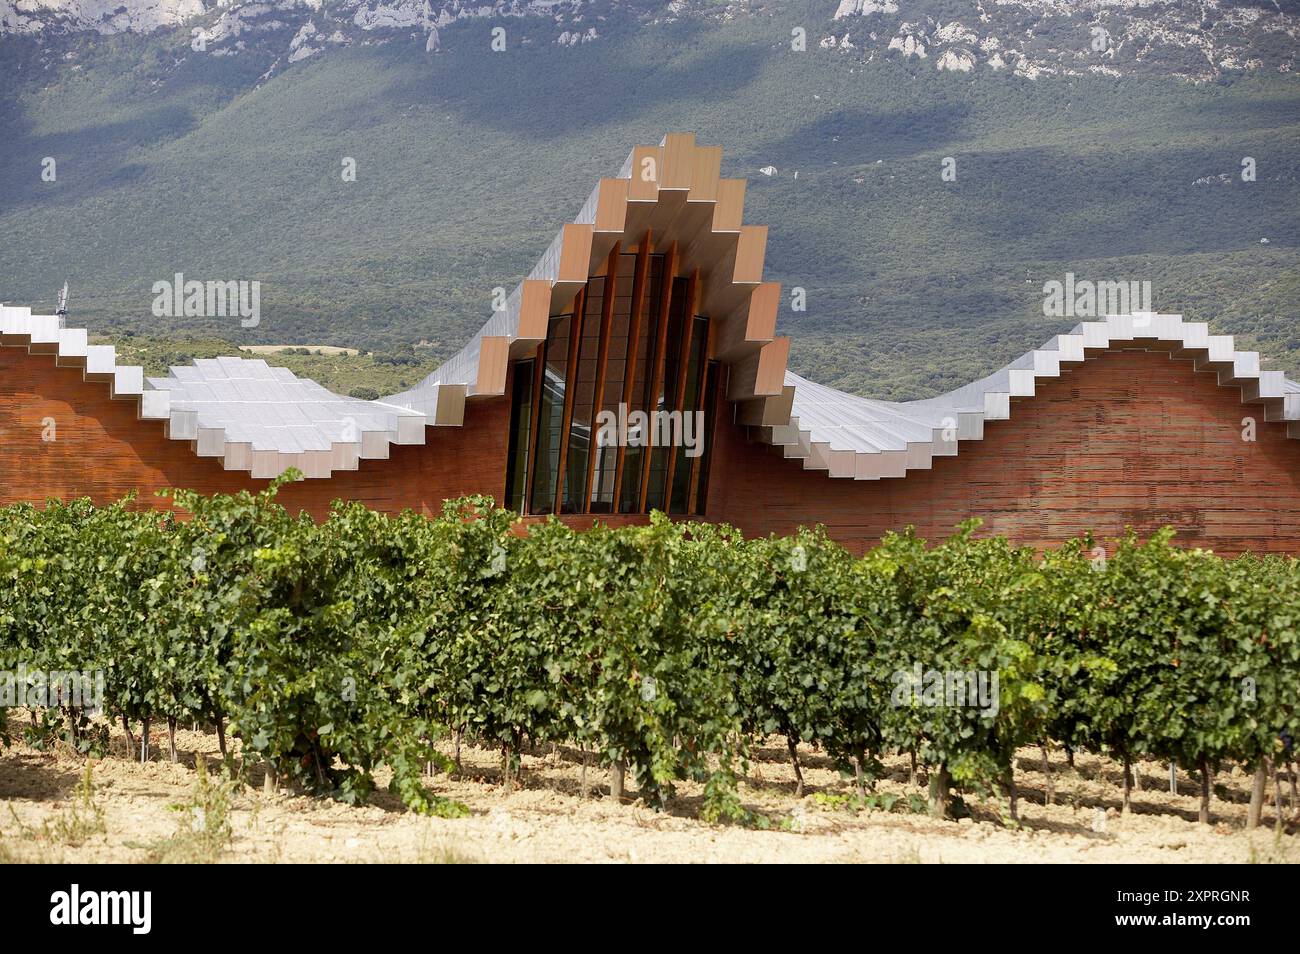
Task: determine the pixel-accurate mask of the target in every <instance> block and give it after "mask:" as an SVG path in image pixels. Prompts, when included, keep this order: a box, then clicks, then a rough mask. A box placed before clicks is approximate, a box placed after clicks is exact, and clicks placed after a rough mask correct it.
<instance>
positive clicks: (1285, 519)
mask: <svg viewBox="0 0 1300 954" xmlns="http://www.w3.org/2000/svg"><path fill="white" fill-rule="evenodd" d="M506 393H507V394H509V393H510V391H509V388H507V392H506ZM720 400H721V399H720ZM1263 412H1264V409H1263V406H1262V405H1243V404H1242V403H1241V401H1240V392H1239V391H1238V389H1236V388H1221V387H1219V386H1218V385H1217V382H1216V380H1215V378H1214V375H1213V374H1210V373H1197V372H1194V371H1193V370H1192V367H1191V363H1190V362H1188V361H1182V360H1171V359H1169V358H1168V357H1167V356H1166V355H1164V354H1160V353H1145V352H1123V351H1121V352H1107V353H1105V354H1103V355H1101V356H1099V357H1098V358H1096V359H1095V360H1091V361H1089V362H1087V363H1085V364H1083V365H1081V366H1077V367H1075V368H1073V369H1071V370H1068V371H1065V372H1064V373H1063V374H1062V376H1061V378H1060V379H1057V380H1050V381H1046V382H1042V381H1040V382H1039V385H1038V394H1037V396H1036V397H1033V398H1025V399H1018V400H1017V401H1016V402H1015V403H1014V405H1013V408H1012V418H1011V420H1010V421H998V422H991V423H989V424H987V425H986V426H985V438H984V440H982V441H970V442H963V443H962V445H961V452H960V454H959V455H958V456H956V457H950V458H936V459H935V461H934V463H933V467H932V469H931V470H928V471H912V472H911V473H909V475H908V476H907V477H906V478H888V479H884V480H878V481H853V480H844V479H832V478H830V477H828V476H827V475H826V474H825V473H824V472H822V471H805V470H803V469H802V462H801V461H797V460H785V459H783V458H782V457H781V452H780V451H779V450H778V449H774V448H771V447H769V446H767V445H764V444H761V443H757V442H753V441H751V440H750V439H749V435H748V433H747V432H746V430H745V429H744V428H740V427H736V426H733V425H731V424H729V423H725V424H721V426H719V428H718V432H717V434H716V435H715V443H714V446H713V452H712V453H713V459H712V463H711V465H710V476H709V512H708V518H709V519H710V520H719V521H727V522H729V523H732V524H734V525H735V526H737V527H739V528H740V529H741V530H743V531H744V532H745V533H747V534H751V535H757V534H766V533H772V532H776V533H786V532H789V531H791V530H793V529H795V528H796V527H797V526H799V525H800V524H814V523H822V524H825V525H826V526H827V528H828V529H829V530H830V532H831V534H832V536H834V537H835V538H836V539H838V540H841V541H842V542H844V543H845V544H847V545H848V546H850V547H851V548H852V549H854V550H855V551H861V550H863V549H865V548H867V547H869V546H870V545H872V544H873V543H875V542H876V541H877V540H878V539H879V538H880V537H881V535H882V534H884V533H885V532H886V531H888V530H891V529H900V528H902V527H904V526H906V525H908V524H913V525H915V526H916V527H917V529H918V531H919V532H920V533H921V534H922V535H923V536H926V537H927V538H930V539H939V538H941V537H943V536H945V535H947V534H948V533H949V532H951V529H952V527H953V526H954V525H955V524H956V523H958V522H959V521H961V520H962V519H964V518H966V517H969V516H980V517H983V518H984V520H985V524H984V528H983V531H982V532H984V533H997V534H1003V535H1006V536H1008V537H1009V538H1011V539H1012V540H1015V541H1016V542H1019V543H1025V544H1030V545H1034V546H1038V547H1046V546H1052V545H1055V544H1056V543H1058V542H1060V541H1061V540H1063V539H1065V538H1068V537H1071V536H1077V535H1080V534H1083V533H1085V532H1088V531H1092V532H1094V533H1095V534H1096V535H1097V536H1098V537H1100V538H1102V539H1109V538H1113V537H1115V536H1118V535H1120V534H1122V533H1123V531H1124V528H1125V527H1126V526H1127V525H1132V526H1134V527H1135V528H1136V529H1138V530H1139V531H1140V532H1141V533H1143V534H1144V535H1145V534H1149V533H1150V532H1151V531H1153V530H1155V529H1157V528H1158V527H1160V526H1162V525H1164V524H1166V523H1167V524H1172V525H1173V526H1175V527H1176V528H1177V529H1178V530H1179V536H1178V541H1179V542H1180V543H1182V544H1184V545H1196V546H1207V547H1212V548H1213V549H1214V550H1215V551H1217V552H1219V553H1223V554H1235V553H1238V552H1241V551H1243V550H1254V551H1256V552H1286V553H1300V441H1296V440H1292V439H1289V438H1287V437H1286V429H1285V425H1283V424H1279V423H1268V422H1265V421H1264V413H1263ZM509 416H510V409H509V401H508V399H507V398H494V399H487V400H482V401H470V402H469V403H468V404H467V405H466V410H465V424H464V426H463V427H459V428H453V427H431V428H428V429H427V431H426V436H427V443H425V444H423V445H412V446H394V447H393V448H392V454H391V456H390V458H389V459H387V460H368V461H362V462H361V464H360V467H359V469H358V470H356V471H341V472H337V473H335V475H334V476H333V477H332V478H330V479H328V480H305V481H301V482H298V483H295V484H291V485H287V486H285V487H284V488H283V489H282V490H281V492H280V500H281V502H282V503H284V505H285V506H287V507H288V508H289V509H290V510H293V511H297V510H299V509H306V510H307V511H309V512H310V513H311V514H313V515H314V516H315V517H317V518H321V517H323V516H324V515H325V514H326V513H328V511H329V506H330V502H331V501H332V500H334V499H349V500H360V501H362V502H364V503H365V504H367V505H368V506H370V507H373V508H375V509H378V510H385V511H389V512H397V511H400V510H403V509H406V508H411V509H415V510H417V511H420V512H423V513H429V514H434V513H437V512H439V510H440V509H441V506H442V501H443V500H444V499H446V498H449V497H457V496H461V495H464V494H470V493H485V494H490V495H492V496H494V497H496V498H497V499H498V500H499V499H501V497H502V495H503V492H504V485H505V468H506V453H507V442H508V439H509V434H508V431H509ZM1245 417H1253V418H1254V419H1255V420H1256V422H1257V426H1256V430H1257V438H1258V439H1257V441H1256V442H1254V443H1250V442H1246V441H1243V440H1242V419H1243V418H1245ZM46 418H50V419H52V420H53V421H54V426H55V428H56V435H55V436H56V439H55V440H53V441H43V440H42V439H41V437H42V429H43V427H44V423H43V422H44V420H45V419H46ZM717 419H718V420H719V422H729V421H730V420H731V414H730V409H729V407H727V406H726V404H725V402H723V406H722V407H721V408H720V409H719V414H718V418H717ZM266 483H267V482H266V481H264V480H254V479H252V478H251V477H249V476H248V475H247V474H245V473H241V472H235V471H227V470H224V469H223V468H222V466H221V463H220V461H218V460H215V459H212V458H200V457H197V456H196V455H195V454H194V452H193V451H192V450H191V449H190V445H189V444H188V443H186V442H183V441H172V440H168V439H167V438H165V437H164V436H163V425H162V422H159V421H141V420H138V419H137V418H136V403H135V401H134V400H120V401H115V400H111V399H110V398H109V396H108V385H107V384H105V383H100V382H92V381H83V380H82V372H81V370H80V369H78V368H58V367H55V365H54V361H53V358H52V357H51V356H49V355H29V354H28V353H27V352H26V351H25V350H23V349H20V348H11V347H6V348H0V504H3V503H12V502H15V501H19V500H31V501H36V502H40V501H43V500H45V499H46V498H48V497H57V498H63V499H71V498H75V497H83V496H88V497H91V498H92V499H94V500H95V501H96V502H98V503H107V502H109V501H113V500H117V499H118V498H120V497H122V496H124V495H125V494H127V493H129V492H131V491H135V492H137V493H138V494H139V503H140V505H143V506H157V507H164V506H167V505H168V503H167V501H166V500H164V499H161V498H157V497H155V496H154V494H153V492H154V491H155V490H157V489H159V488H161V487H189V488H192V489H194V490H197V491H200V492H202V493H215V492H230V491H236V490H241V489H248V490H258V489H261V488H262V487H265V486H266ZM593 519H601V520H602V522H606V523H611V522H613V523H635V522H642V521H643V520H644V518H639V517H631V518H628V517H622V518H619V517H616V518H609V517H605V518H592V517H575V518H570V519H569V522H570V523H572V524H573V525H575V526H587V525H590V523H591V522H592V520H593Z"/></svg>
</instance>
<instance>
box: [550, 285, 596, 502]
mask: <svg viewBox="0 0 1300 954" xmlns="http://www.w3.org/2000/svg"><path fill="white" fill-rule="evenodd" d="M586 305H587V289H586V287H585V286H584V287H583V288H580V289H578V294H577V297H576V299H575V301H574V305H573V319H572V320H571V321H570V323H569V361H568V366H567V369H566V371H565V373H566V375H567V380H566V381H565V388H564V411H563V414H562V415H561V417H560V459H559V466H558V467H557V468H556V473H555V509H554V510H552V511H551V512H552V513H557V514H558V513H559V512H560V508H561V506H562V504H563V500H564V470H565V465H566V464H567V463H568V455H569V428H570V427H571V426H572V424H573V400H574V391H575V388H574V379H575V378H576V377H577V373H578V369H577V365H578V348H579V345H581V343H582V325H583V312H584V311H585V309H586Z"/></svg>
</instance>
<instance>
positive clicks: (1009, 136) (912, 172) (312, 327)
mask: <svg viewBox="0 0 1300 954" xmlns="http://www.w3.org/2000/svg"><path fill="white" fill-rule="evenodd" d="M518 29H519V30H520V31H522V32H523V34H524V36H523V39H524V40H525V41H526V40H527V39H528V30H529V29H530V27H529V26H528V21H523V23H521V25H520V26H519V27H518ZM469 31H470V28H469V27H464V28H462V27H459V26H452V27H450V28H448V29H447V30H446V31H444V51H443V52H441V53H438V54H425V53H424V52H423V47H422V40H421V41H419V42H417V41H416V40H414V39H409V40H405V41H404V40H395V41H394V42H391V43H388V44H387V45H383V46H371V47H354V48H350V49H347V50H338V51H333V52H331V53H330V55H328V56H323V57H316V58H313V59H310V60H307V61H304V62H302V63H299V64H295V65H293V66H292V67H290V68H288V69H281V70H279V71H277V72H275V73H274V74H273V75H272V76H271V77H270V78H269V79H267V80H265V81H259V79H258V77H259V76H260V75H261V73H262V72H263V71H264V70H265V69H266V67H267V63H266V62H264V61H261V60H259V58H258V55H257V54H256V53H250V54H249V55H248V56H244V57H221V58H216V57H210V56H209V57H203V56H197V55H195V56H188V57H179V59H180V60H181V62H179V63H177V62H176V61H177V59H178V57H177V56H175V55H173V51H174V50H175V48H176V46H177V44H178V43H179V42H180V38H179V37H178V36H177V35H175V34H166V33H164V34H160V35H158V36H156V37H154V38H152V39H150V40H148V41H141V40H139V39H131V38H124V37H116V38H93V39H85V38H83V39H82V40H80V41H79V43H78V45H77V47H76V49H75V50H74V51H71V52H72V53H73V55H72V57H71V58H70V59H67V60H57V61H56V65H50V66H48V67H46V66H45V65H43V64H44V62H45V61H43V60H41V59H40V58H39V57H38V56H37V54H36V53H35V52H34V51H33V49H32V48H31V47H30V45H29V44H27V42H26V41H20V40H16V39H12V38H7V39H4V40H0V59H2V60H3V61H4V63H5V64H6V86H5V89H4V91H3V92H0V151H2V154H3V158H4V162H3V163H2V164H0V230H2V231H3V234H4V235H5V237H6V240H5V241H4V242H3V243H0V297H2V298H3V299H4V300H7V301H9V302H13V303H23V302H26V303H38V302H41V301H44V302H46V303H48V302H49V300H50V299H51V298H52V296H53V293H54V291H55V290H56V289H57V288H58V287H59V285H61V284H62V282H63V281H64V280H68V281H69V282H70V283H71V285H72V313H73V318H74V320H75V321H76V322H77V323H86V324H89V325H90V326H91V327H92V329H93V330H95V331H97V332H100V333H104V334H109V335H114V336H120V335H122V334H124V333H125V332H127V331H130V332H132V333H134V335H136V336H137V339H141V338H145V339H158V340H159V342H160V343H159V344H158V346H157V347H156V348H155V349H154V352H150V353H149V354H147V355H146V360H148V361H151V362H154V363H156V362H157V360H159V359H160V355H161V354H162V353H164V352H167V351H169V350H170V351H175V350H177V349H176V348H173V347H170V345H169V344H168V342H171V341H178V340H182V339H184V340H194V339H214V338H215V339H220V340H221V341H222V342H223V349H224V350H225V351H227V352H229V351H231V350H232V349H233V348H234V347H237V346H242V345H248V344H270V343H277V344H278V343H284V342H291V343H292V342H304V343H305V342H310V343H314V344H324V345H334V346H341V347H359V348H366V349H370V350H372V351H377V352H381V353H386V354H387V353H400V352H402V351H404V350H405V349H406V348H407V347H409V346H412V345H420V346H421V347H420V349H419V353H420V354H421V356H422V357H424V356H427V357H428V358H429V359H430V361H432V362H433V363H435V364H436V362H437V359H439V358H444V357H446V356H447V355H449V354H450V353H452V352H454V351H455V350H456V349H457V348H459V346H460V345H461V344H462V343H463V341H464V340H465V338H466V337H467V336H468V335H469V334H471V333H472V332H474V331H475V330H477V328H478V327H479V325H480V324H481V323H482V321H483V320H484V319H485V317H486V316H487V315H488V314H489V308H490V305H489V301H490V296H491V290H492V288H493V287H494V286H497V285H505V286H512V285H513V284H514V283H515V282H516V281H518V280H519V279H520V278H521V277H522V275H523V274H524V273H525V272H526V270H527V269H528V268H529V267H530V266H531V264H532V263H533V262H534V261H535V260H536V258H537V257H538V256H539V255H540V253H541V252H542V251H543V250H544V249H545V247H546V245H547V243H548V241H549V239H550V237H551V236H552V235H553V234H554V231H555V229H556V228H557V227H558V224H559V223H560V222H561V221H563V220H564V219H565V218H566V217H570V216H572V215H573V214H574V213H575V212H576V211H577V208H578V206H579V204H580V203H581V201H582V200H583V199H584V198H585V197H586V195H587V193H588V191H589V190H590V188H591V185H592V183H593V181H594V180H595V179H596V178H598V177H599V176H601V175H609V174H612V173H613V172H614V171H615V170H616V169H617V168H618V166H619V165H620V163H621V162H622V160H623V158H624V156H625V155H626V152H627V150H628V148H629V147H630V146H631V145H632V144H634V143H637V142H648V141H657V140H658V139H659V137H660V136H661V135H662V134H663V133H664V132H665V131H668V130H691V131H694V132H696V133H697V136H698V138H699V140H700V141H701V142H706V143H719V144H722V145H723V147H724V150H725V159H724V173H726V174H727V175H733V176H748V177H750V180H751V182H750V191H749V202H748V213H747V218H748V220H750V221H753V222H762V223H767V224H769V225H770V226H771V241H770V245H769V251H768V256H767V270H768V275H769V277H771V278H772V279H775V280H779V281H781V282H783V283H784V284H785V285H786V286H788V287H793V286H799V287H802V288H804V289H806V291H807V301H808V309H807V311H805V312H792V311H790V310H788V309H787V310H786V311H785V313H784V314H783V315H782V318H781V322H780V326H781V330H782V331H784V332H786V333H789V334H791V335H792V336H793V337H794V349H793V353H792V357H791V363H792V366H793V368H794V369H795V370H798V371H800V372H802V373H805V374H808V375H810V376H812V377H814V378H816V379H818V380H822V381H825V382H827V383H830V384H834V385H837V386H841V387H845V388H848V389H851V390H855V391H860V392H864V393H870V394H873V395H878V396H882V397H895V398H906V397H924V396H928V395H932V394H934V393H937V392H940V391H943V390H946V389H948V388H951V387H953V386H956V385H958V384H961V383H964V382H966V381H968V380H971V379H973V378H974V377H976V376H978V375H980V374H983V373H987V372H988V371H990V370H992V369H994V368H995V367H997V366H999V365H1000V364H1002V363H1004V362H1005V361H1006V360H1008V359H1009V358H1011V357H1014V356H1015V355H1017V354H1019V353H1021V352H1023V351H1024V350H1027V349H1028V348H1032V347H1036V346H1038V345H1040V344H1042V343H1043V341H1045V340H1046V339H1047V338H1049V337H1050V336H1051V335H1053V334H1056V333H1059V332H1060V331H1063V330H1068V328H1069V327H1070V326H1071V325H1072V324H1073V321H1071V320H1066V321H1053V320H1049V319H1046V318H1044V317H1043V315H1042V311H1041V304H1042V285H1043V283H1044V282H1045V281H1047V280H1051V279H1062V278H1063V277H1064V274H1065V272H1066V271H1073V272H1074V273H1075V274H1076V275H1077V276H1079V277H1080V278H1093V279H1106V280H1112V279H1148V280H1150V281H1151V282H1152V285H1153V289H1154V301H1155V305H1156V307H1157V308H1158V309H1160V310H1162V311H1170V312H1181V313H1183V314H1184V315H1185V316H1187V317H1188V318H1190V319H1195V320H1207V321H1209V322H1210V323H1211V325H1212V326H1213V328H1214V330H1215V331H1216V332H1220V333H1234V334H1238V335H1240V336H1241V343H1242V345H1243V346H1246V347H1258V348H1259V349H1260V350H1261V351H1262V352H1264V354H1265V356H1266V363H1265V367H1271V368H1277V369H1281V370H1286V371H1288V372H1290V373H1291V374H1293V375H1298V376H1300V330H1298V328H1297V324H1296V322H1295V320H1294V316H1293V310H1292V309H1293V305H1294V302H1295V300H1296V294H1297V291H1300V254H1298V253H1297V247H1298V246H1300V215H1297V212H1300V181H1298V179H1297V171H1296V167H1295V162H1294V156H1295V154H1296V151H1297V145H1300V82H1298V81H1297V80H1295V79H1294V78H1290V77H1285V76H1277V75H1274V76H1272V77H1269V76H1255V77H1243V78H1238V79H1235V80H1233V81H1231V82H1229V81H1224V82H1223V83H1215V84H1191V83H1187V82H1184V81H1181V80H1177V79H1159V78H1151V77H1133V78H1125V79H1115V78H1109V77H1104V76H1093V77H1087V78H1083V77H1064V78H1062V77H1057V78H1049V77H1044V78H1041V79H1039V80H1036V81H1033V82H1030V81H1027V80H1024V79H1020V78H1017V77H1013V76H1006V75H1004V74H993V73H990V72H988V71H984V72H980V73H975V74H969V75H967V74H950V73H939V72H936V71H935V70H934V67H933V64H930V63H922V64H917V63H915V62H912V63H904V62H901V61H897V60H892V59H891V60H877V61H875V62H872V63H864V62H862V61H861V60H860V59H858V58H855V57H853V56H850V55H841V54H839V53H836V52H827V51H819V50H815V49H814V50H811V51H809V52H806V53H793V52H791V51H790V50H789V45H788V42H787V38H788V36H789V28H788V24H785V23H783V22H782V21H781V20H780V18H779V17H778V18H776V19H770V20H769V19H742V20H740V21H737V22H734V23H728V24H706V23H701V22H690V23H676V24H661V25H658V26H653V27H645V28H642V29H638V30H620V29H619V26H618V24H611V25H609V26H608V28H607V35H605V36H604V37H603V38H602V40H601V41H600V42H597V43H591V44H585V45H583V46H581V47H576V48H571V49H568V48H556V47H554V46H547V45H543V42H542V40H541V39H540V34H539V40H538V42H536V43H534V44H532V45H526V44H525V43H524V42H521V43H520V44H519V45H518V46H516V47H513V48H512V49H511V51H509V52H507V53H504V54H493V53H490V52H488V51H486V50H485V49H484V48H483V45H482V44H481V43H478V42H477V40H476V39H475V38H476V37H477V34H474V33H472V32H469ZM46 156H53V157H56V159H57V162H58V166H57V168H58V178H57V181H56V182H53V183H45V182H42V181H41V180H40V170H41V160H42V158H43V157H46ZM1247 156H1249V157H1251V158H1253V159H1254V160H1255V163H1256V169H1257V178H1256V181H1254V182H1243V181H1241V178H1240V175H1239V172H1240V169H1241V162H1242V159H1243V157H1247ZM345 157H350V158H352V159H355V160H356V164H357V179H356V181H355V182H345V181H343V179H342V176H341V174H340V171H341V163H342V161H343V159H344V158H345ZM945 157H951V158H953V159H955V160H956V169H957V178H956V180H955V181H943V180H942V179H941V176H940V170H941V163H942V160H943V159H944V158H945ZM766 165H773V166H775V167H777V169H778V170H779V174H778V175H776V176H775V177H772V178H767V177H763V176H760V175H758V174H757V170H758V169H759V168H760V167H762V166H766ZM795 172H798V177H797V178H795V175H794V174H795ZM1220 177H1222V178H1220ZM1207 179H1208V180H1209V181H1202V182H1199V183H1198V180H1207ZM1265 239H1267V242H1264V241H1263V240H1265ZM178 271H179V272H183V273H184V274H185V275H186V276H187V277H193V278H204V279H211V278H217V279H235V278H238V279H248V280H259V281H261V282H262V285H263V288H262V316H263V317H262V322H261V325H260V326H259V327H257V328H254V329H242V328H240V327H239V326H238V323H237V322H234V321H222V320H220V319H215V320H210V321H199V320H197V319H188V320H186V319H178V320H171V319H160V318H155V317H153V316H152V315H151V314H150V309H149V304H150V301H151V299H152V295H151V293H150V288H151V285H152V283H153V282H155V281H158V280H160V279H168V278H170V277H171V276H172V275H173V274H174V273H175V272H178ZM135 347H136V348H137V349H139V348H140V347H142V345H141V344H140V341H139V340H137V342H136V344H135ZM306 363H307V364H309V365H311V367H312V370H313V372H314V373H320V374H323V375H328V374H329V373H331V372H330V371H329V370H328V369H326V368H325V366H324V365H319V364H312V363H311V362H306ZM349 369H350V370H349V373H348V374H347V375H344V376H343V377H340V378H338V379H337V380H346V381H347V382H349V383H350V384H352V385H363V386H373V387H375V388H376V389H378V390H380V391H383V390H384V389H385V388H387V387H389V386H390V385H391V384H392V377H393V375H392V374H391V373H390V371H389V369H387V368H385V367H384V366H382V365H380V366H376V367H375V369H374V373H373V374H366V373H361V374H353V372H354V371H358V370H360V369H359V366H352V365H350V366H349ZM400 376H405V368H403V369H402V372H401V374H400V375H399V377H400ZM407 379H408V380H412V381H413V380H416V379H418V376H417V375H416V374H415V373H414V372H411V374H410V375H409V376H408V377H407ZM331 386H334V385H331ZM398 386H400V385H398Z"/></svg>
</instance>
